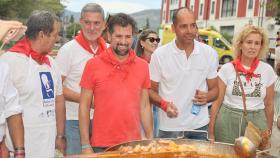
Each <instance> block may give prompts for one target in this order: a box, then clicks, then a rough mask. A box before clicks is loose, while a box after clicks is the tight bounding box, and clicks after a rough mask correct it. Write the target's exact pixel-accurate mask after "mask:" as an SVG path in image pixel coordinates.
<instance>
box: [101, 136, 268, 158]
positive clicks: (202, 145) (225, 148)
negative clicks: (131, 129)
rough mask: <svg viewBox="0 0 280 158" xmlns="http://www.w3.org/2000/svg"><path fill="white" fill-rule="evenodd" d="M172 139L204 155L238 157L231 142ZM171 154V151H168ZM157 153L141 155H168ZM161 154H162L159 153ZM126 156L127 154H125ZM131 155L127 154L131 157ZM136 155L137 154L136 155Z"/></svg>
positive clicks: (156, 156) (116, 147)
mask: <svg viewBox="0 0 280 158" xmlns="http://www.w3.org/2000/svg"><path fill="white" fill-rule="evenodd" d="M159 140H160V139H154V140H141V141H131V142H126V143H122V144H118V145H115V146H113V147H110V148H108V149H107V150H106V152H108V153H110V152H114V151H117V150H118V149H119V148H120V147H121V146H132V147H135V146H136V145H138V144H139V145H148V144H150V143H151V142H152V141H157V142H158V141H159ZM168 140H172V141H173V142H175V143H176V144H188V145H194V146H195V147H196V148H197V149H198V153H201V154H203V155H205V153H208V154H209V155H219V156H221V157H227V158H239V156H238V155H237V154H236V153H235V151H234V146H233V145H232V144H226V143H214V144H212V143H210V142H208V141H199V140H190V139H168ZM170 154H171V155H172V153H169V156H170ZM159 155H160V153H159V154H157V153H153V154H149V155H146V156H145V154H144V155H141V156H140V157H142V158H146V157H149V158H152V157H155V158H158V157H168V156H166V155H165V156H159ZM161 155H162V154H161ZM126 156H127V155H126ZM131 156H132V155H130V156H128V157H131ZM136 157H137V156H136ZM138 157H139V156H138ZM258 158H273V156H270V155H268V154H261V155H258Z"/></svg>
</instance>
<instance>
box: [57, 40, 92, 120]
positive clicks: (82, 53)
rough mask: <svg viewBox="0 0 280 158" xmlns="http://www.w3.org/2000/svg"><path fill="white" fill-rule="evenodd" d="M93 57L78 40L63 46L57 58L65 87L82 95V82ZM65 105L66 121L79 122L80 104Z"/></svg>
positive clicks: (68, 102) (70, 102)
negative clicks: (85, 69) (88, 62)
mask: <svg viewBox="0 0 280 158" xmlns="http://www.w3.org/2000/svg"><path fill="white" fill-rule="evenodd" d="M93 56H94V55H93V54H91V53H89V52H88V51H86V50H85V49H84V48H83V47H82V46H81V45H80V44H79V43H78V42H77V41H76V40H71V41H69V42H68V43H66V44H65V45H63V46H62V47H61V48H60V49H59V51H58V54H57V57H56V58H55V60H56V62H57V64H58V66H59V69H60V71H61V74H62V76H65V80H64V81H63V85H64V86H66V87H67V88H69V89H70V90H72V91H74V92H76V93H80V92H81V87H80V81H81V77H82V74H83V71H84V68H85V65H86V63H87V61H88V60H89V59H91V58H92V57H93ZM65 104H66V105H65V107H66V120H78V119H79V118H78V112H79V103H76V102H72V101H69V100H66V101H65ZM92 113H93V112H91V118H92Z"/></svg>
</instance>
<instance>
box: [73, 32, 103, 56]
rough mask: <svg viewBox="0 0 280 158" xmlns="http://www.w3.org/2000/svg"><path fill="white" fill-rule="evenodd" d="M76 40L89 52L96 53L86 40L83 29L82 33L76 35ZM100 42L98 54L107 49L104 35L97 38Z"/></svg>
mask: <svg viewBox="0 0 280 158" xmlns="http://www.w3.org/2000/svg"><path fill="white" fill-rule="evenodd" d="M75 40H76V41H77V42H78V43H79V44H80V45H81V46H82V47H83V48H84V49H85V50H86V51H88V52H89V53H91V54H94V53H93V51H92V49H91V48H90V45H89V43H88V41H87V40H86V38H85V36H84V33H83V31H82V30H81V31H80V33H79V34H78V35H77V36H76V37H75ZM97 42H98V50H97V52H96V55H98V54H100V53H101V52H103V51H104V50H105V49H106V42H105V40H104V39H103V38H102V37H99V38H98V39H97Z"/></svg>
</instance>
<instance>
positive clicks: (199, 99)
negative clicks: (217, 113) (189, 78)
mask: <svg viewBox="0 0 280 158" xmlns="http://www.w3.org/2000/svg"><path fill="white" fill-rule="evenodd" d="M193 102H194V103H196V104H198V105H205V104H207V92H204V91H200V90H196V92H195V96H194V99H193Z"/></svg>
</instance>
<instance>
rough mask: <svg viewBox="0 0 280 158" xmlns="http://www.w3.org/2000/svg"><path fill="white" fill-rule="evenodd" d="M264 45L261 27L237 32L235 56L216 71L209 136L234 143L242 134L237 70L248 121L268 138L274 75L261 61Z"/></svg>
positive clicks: (270, 68) (264, 34) (242, 124)
mask: <svg viewBox="0 0 280 158" xmlns="http://www.w3.org/2000/svg"><path fill="white" fill-rule="evenodd" d="M267 45H268V38H267V35H266V33H265V32H264V30H263V29H262V28H260V27H255V26H252V25H248V26H245V27H244V28H242V30H241V31H240V33H239V34H237V35H236V37H235V39H234V44H233V47H234V53H235V56H236V59H235V60H234V61H233V62H231V63H227V64H225V65H223V66H222V67H221V69H220V71H219V73H218V76H219V81H218V86H219V96H218V99H217V100H216V101H215V102H214V103H213V106H212V111H211V119H210V123H209V138H210V139H213V140H215V141H218V142H226V143H234V141H235V139H236V138H238V137H240V136H243V135H244V132H245V127H246V123H247V122H246V120H245V118H244V116H243V110H244V107H243V101H242V91H241V88H240V83H239V81H238V78H237V75H236V70H237V72H238V73H239V75H240V78H241V83H242V84H243V87H244V92H245V96H246V106H247V112H248V114H247V119H248V121H251V122H253V123H254V124H255V125H256V126H258V128H260V129H261V130H262V131H263V132H264V134H265V136H266V138H269V137H270V135H271V130H272V124H273V114H274V108H273V98H274V83H275V80H276V75H275V72H274V70H273V68H272V67H271V66H270V65H268V64H267V63H264V62H262V61H260V59H261V58H262V57H263V56H264V55H265V53H266V50H267ZM235 69H236V70H235Z"/></svg>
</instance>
